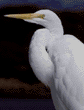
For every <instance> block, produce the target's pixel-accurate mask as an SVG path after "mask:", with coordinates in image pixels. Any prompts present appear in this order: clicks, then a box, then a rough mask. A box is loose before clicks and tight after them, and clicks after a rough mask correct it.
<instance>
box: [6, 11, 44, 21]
mask: <svg viewBox="0 0 84 110" xmlns="http://www.w3.org/2000/svg"><path fill="white" fill-rule="evenodd" d="M4 16H5V17H10V18H17V19H30V20H31V19H33V18H41V19H44V17H45V15H44V14H39V13H28V14H9V15H4Z"/></svg>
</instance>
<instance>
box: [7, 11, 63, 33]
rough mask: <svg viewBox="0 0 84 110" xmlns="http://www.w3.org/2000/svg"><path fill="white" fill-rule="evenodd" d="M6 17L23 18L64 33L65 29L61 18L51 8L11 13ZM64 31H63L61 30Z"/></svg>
mask: <svg viewBox="0 0 84 110" xmlns="http://www.w3.org/2000/svg"><path fill="white" fill-rule="evenodd" d="M5 16H6V17H12V18H18V19H23V20H24V21H26V22H31V23H35V24H39V25H42V26H44V27H45V28H47V29H48V30H50V31H56V29H57V30H59V29H60V33H62V34H63V29H62V25H61V20H60V19H59V17H58V16H57V15H56V14H55V13H54V12H53V11H51V10H48V9H42V10H39V11H36V12H35V13H28V14H9V15H5ZM61 31H62V32H61Z"/></svg>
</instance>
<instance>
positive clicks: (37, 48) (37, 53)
mask: <svg viewBox="0 0 84 110" xmlns="http://www.w3.org/2000/svg"><path fill="white" fill-rule="evenodd" d="M44 31H45V30H44ZM42 37H43V32H42V31H40V32H35V34H34V35H33V39H32V41H31V44H30V47H29V62H30V65H31V67H32V69H33V71H34V73H35V75H36V76H37V78H38V79H39V80H40V81H41V82H42V83H44V84H45V85H48V86H49V83H50V81H51V77H52V74H53V72H54V66H53V63H52V61H51V59H50V57H49V54H48V53H47V51H46V45H47V42H46V39H45V38H42ZM45 37H46V36H45Z"/></svg>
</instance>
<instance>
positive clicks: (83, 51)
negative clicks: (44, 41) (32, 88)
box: [50, 35, 84, 110]
mask: <svg viewBox="0 0 84 110" xmlns="http://www.w3.org/2000/svg"><path fill="white" fill-rule="evenodd" d="M52 52H53V53H52V54H51V59H52V61H53V63H54V66H55V73H54V74H53V78H52V83H53V84H52V86H51V87H50V88H51V94H52V98H53V102H54V105H55V107H56V110H84V44H83V43H82V42H80V41H79V40H78V39H76V38H75V37H74V36H71V35H65V36H63V39H61V40H60V39H59V40H57V41H56V42H55V43H54V44H53V51H52Z"/></svg>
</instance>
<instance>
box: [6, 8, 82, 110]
mask: <svg viewBox="0 0 84 110" xmlns="http://www.w3.org/2000/svg"><path fill="white" fill-rule="evenodd" d="M5 16H7V17H13V18H20V19H23V20H25V21H27V22H31V23H36V24H40V25H42V26H44V27H45V28H43V29H39V30H37V31H36V32H35V33H34V35H33V37H32V40H31V43H30V47H29V62H30V65H31V67H32V69H33V71H34V73H35V75H36V76H37V78H38V79H39V80H40V81H41V82H42V83H44V84H45V85H48V86H49V87H50V89H51V95H52V99H53V103H54V106H55V108H56V110H84V44H83V43H82V42H81V41H80V40H78V39H77V38H76V37H75V36H73V35H68V34H67V35H64V33H63V27H62V23H61V20H60V19H59V17H58V16H57V15H56V14H55V13H54V12H52V11H51V10H48V9H44V10H39V11H37V12H35V13H34V14H16V15H15V14H14V15H5ZM31 80H32V79H31Z"/></svg>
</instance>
